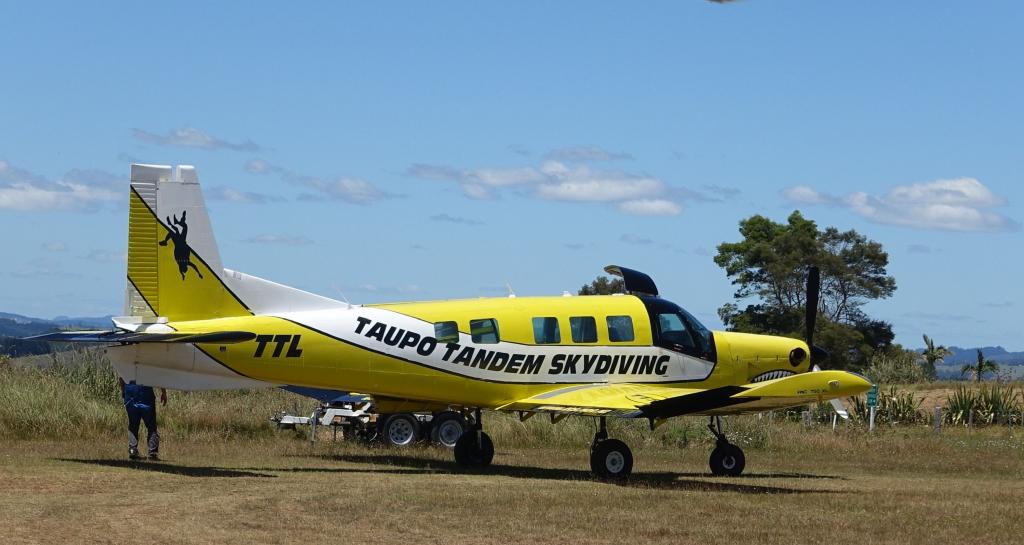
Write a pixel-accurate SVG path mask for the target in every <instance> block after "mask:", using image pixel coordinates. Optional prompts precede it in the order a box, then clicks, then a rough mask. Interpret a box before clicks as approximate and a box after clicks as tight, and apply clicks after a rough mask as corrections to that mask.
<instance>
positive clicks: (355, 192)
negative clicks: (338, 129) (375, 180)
mask: <svg viewBox="0 0 1024 545" xmlns="http://www.w3.org/2000/svg"><path fill="white" fill-rule="evenodd" d="M245 171H246V172H249V173H250V174H274V175H276V176H278V177H279V178H281V180H282V181H284V182H287V183H290V184H293V185H298V186H302V187H306V188H309V189H314V190H316V191H317V192H319V195H310V194H303V195H299V200H302V201H322V200H323V198H324V197H328V198H331V199H336V200H342V201H345V202H348V203H352V204H371V203H373V202H376V201H379V200H383V199H389V198H393V197H395V195H392V194H389V193H385V192H383V191H381V190H380V189H378V188H377V187H376V186H374V185H373V184H371V183H370V182H367V181H366V180H362V179H359V178H350V177H346V176H342V177H339V178H334V179H324V178H317V177H315V176H305V175H302V174H299V173H297V172H295V171H293V170H290V169H287V168H284V167H281V166H277V165H272V164H270V163H268V162H266V161H264V160H262V159H254V160H252V161H249V162H248V163H246V164H245Z"/></svg>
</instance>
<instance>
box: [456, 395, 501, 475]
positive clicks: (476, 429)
mask: <svg viewBox="0 0 1024 545" xmlns="http://www.w3.org/2000/svg"><path fill="white" fill-rule="evenodd" d="M474 416H475V417H476V418H474V419H473V425H472V427H470V429H469V430H468V431H467V432H466V433H463V434H462V435H461V436H459V439H458V440H457V441H455V463H457V464H459V465H460V466H462V467H475V468H482V467H487V466H489V465H491V460H493V459H494V443H492V442H491V437H490V436H489V435H487V434H486V433H484V429H483V423H482V422H481V420H480V409H477V410H476V414H475V415H474Z"/></svg>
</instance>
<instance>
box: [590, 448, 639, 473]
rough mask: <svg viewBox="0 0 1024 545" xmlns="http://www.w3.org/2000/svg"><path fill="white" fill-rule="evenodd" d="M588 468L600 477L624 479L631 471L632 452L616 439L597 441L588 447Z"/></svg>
mask: <svg viewBox="0 0 1024 545" xmlns="http://www.w3.org/2000/svg"><path fill="white" fill-rule="evenodd" d="M590 470H591V471H593V472H594V475H596V476H597V477H599V478H601V479H609V480H616V481H624V480H626V479H628V478H629V475H630V474H631V473H633V452H632V451H631V450H629V446H627V445H626V444H625V443H623V442H622V441H619V440H618V439H605V440H604V441H599V442H598V443H597V444H596V445H594V447H593V448H591V449H590Z"/></svg>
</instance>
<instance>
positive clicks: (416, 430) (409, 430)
mask: <svg viewBox="0 0 1024 545" xmlns="http://www.w3.org/2000/svg"><path fill="white" fill-rule="evenodd" d="M382 429H383V432H384V433H383V435H384V441H385V442H387V444H389V445H391V446H393V447H407V446H409V445H411V444H413V443H415V442H416V440H417V439H419V436H420V423H419V421H418V420H416V417H415V416H413V415H411V414H408V413H398V414H393V415H391V416H389V417H388V418H387V420H385V421H384V426H383V428H382Z"/></svg>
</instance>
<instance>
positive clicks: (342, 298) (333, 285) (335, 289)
mask: <svg viewBox="0 0 1024 545" xmlns="http://www.w3.org/2000/svg"><path fill="white" fill-rule="evenodd" d="M331 289H333V290H334V291H336V292H338V295H340V296H341V300H342V301H345V304H346V305H348V308H352V303H349V302H348V297H345V293H344V292H342V291H341V289H340V288H338V285H337V284H331Z"/></svg>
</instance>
